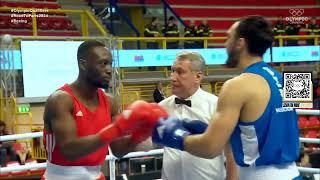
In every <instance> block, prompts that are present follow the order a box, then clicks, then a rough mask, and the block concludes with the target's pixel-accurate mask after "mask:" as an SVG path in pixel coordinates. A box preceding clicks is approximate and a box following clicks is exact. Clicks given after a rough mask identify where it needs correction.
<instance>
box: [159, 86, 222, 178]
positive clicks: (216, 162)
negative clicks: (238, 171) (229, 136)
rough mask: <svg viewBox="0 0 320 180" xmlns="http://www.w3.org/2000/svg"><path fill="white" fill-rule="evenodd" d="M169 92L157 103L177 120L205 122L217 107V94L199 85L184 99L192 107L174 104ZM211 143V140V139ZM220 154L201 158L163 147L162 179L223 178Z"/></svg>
mask: <svg viewBox="0 0 320 180" xmlns="http://www.w3.org/2000/svg"><path fill="white" fill-rule="evenodd" d="M176 97H177V96H175V95H172V96H170V97H168V98H166V99H164V100H163V101H161V102H160V103H159V104H160V105H161V106H162V107H164V108H165V109H166V110H167V111H168V112H169V114H170V116H175V117H177V118H179V119H183V118H189V119H191V120H195V119H197V120H201V121H204V122H206V123H208V122H209V121H210V120H211V117H212V115H213V113H214V112H215V110H216V106H217V101H218V97H217V96H215V95H213V94H210V93H208V92H206V91H204V90H202V89H201V88H199V89H198V90H197V91H196V92H195V93H194V94H193V95H192V96H190V97H189V98H187V99H186V100H191V107H188V106H187V105H184V104H179V105H178V104H175V98H176ZM212 143H214V142H212ZM224 161H225V157H224V156H223V154H221V155H220V156H217V157H216V158H214V159H204V158H199V157H196V156H193V155H191V154H189V153H187V152H184V151H180V150H176V149H172V148H167V147H166V148H164V154H163V166H162V179H163V180H224V179H225V177H226V170H225V167H224Z"/></svg>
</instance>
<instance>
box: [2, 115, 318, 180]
mask: <svg viewBox="0 0 320 180" xmlns="http://www.w3.org/2000/svg"><path fill="white" fill-rule="evenodd" d="M297 113H298V114H299V115H316V116H319V115H320V110H297ZM42 136H43V133H42V132H35V133H25V134H13V135H6V136H0V142H1V141H11V140H18V139H27V138H37V137H42ZM300 141H301V142H305V143H315V144H320V139H317V138H300ZM161 154H163V149H155V150H150V151H148V152H132V153H129V154H127V155H125V156H123V157H122V159H123V158H132V157H141V156H150V155H161ZM117 159H118V158H116V157H115V156H113V155H108V156H107V157H106V160H107V161H109V170H110V171H109V173H110V180H115V177H116V175H115V162H116V160H117ZM46 166H47V164H46V163H36V164H27V165H20V166H10V167H3V168H0V174H3V173H8V172H13V171H24V170H31V169H45V168H46ZM298 169H299V171H300V172H304V173H310V174H320V169H319V168H307V167H298Z"/></svg>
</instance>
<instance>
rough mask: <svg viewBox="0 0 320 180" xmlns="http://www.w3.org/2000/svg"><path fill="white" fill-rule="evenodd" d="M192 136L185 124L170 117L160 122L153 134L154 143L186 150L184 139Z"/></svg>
mask: <svg viewBox="0 0 320 180" xmlns="http://www.w3.org/2000/svg"><path fill="white" fill-rule="evenodd" d="M189 134H191V133H190V132H189V131H188V130H187V129H186V128H184V127H183V122H182V121H181V120H179V119H177V118H174V117H169V118H167V119H161V120H159V121H158V123H157V124H156V126H155V127H154V129H153V132H152V141H153V142H154V143H156V144H160V145H163V146H167V147H171V148H175V149H179V150H182V151H183V150H184V138H185V137H186V136H187V135H189Z"/></svg>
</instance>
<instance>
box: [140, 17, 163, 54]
mask: <svg viewBox="0 0 320 180" xmlns="http://www.w3.org/2000/svg"><path fill="white" fill-rule="evenodd" d="M159 35H160V27H159V20H158V18H157V17H152V19H151V22H150V23H149V24H147V25H146V27H145V29H144V36H145V37H158V36H159ZM147 48H148V49H158V48H159V47H158V42H157V41H155V40H150V41H148V42H147Z"/></svg>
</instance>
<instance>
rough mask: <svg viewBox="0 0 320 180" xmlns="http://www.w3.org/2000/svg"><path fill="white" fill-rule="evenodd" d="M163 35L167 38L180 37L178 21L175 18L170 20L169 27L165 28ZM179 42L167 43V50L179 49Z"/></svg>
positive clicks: (171, 17)
mask: <svg viewBox="0 0 320 180" xmlns="http://www.w3.org/2000/svg"><path fill="white" fill-rule="evenodd" d="M162 33H163V34H164V36H165V37H179V30H178V26H177V20H176V18H174V17H173V16H170V17H169V19H168V25H167V26H166V27H164V28H163V30H162ZM178 46H179V41H169V42H168V41H167V49H177V48H178Z"/></svg>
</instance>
